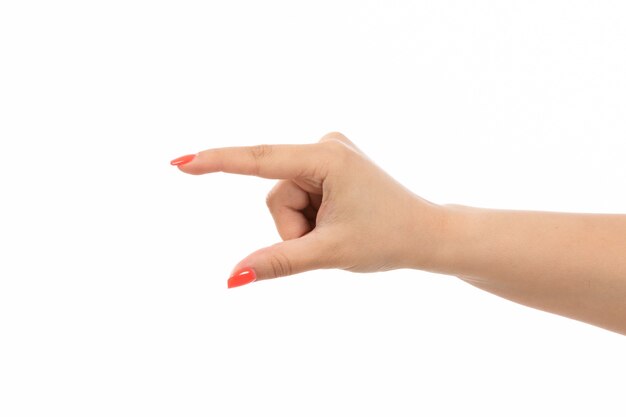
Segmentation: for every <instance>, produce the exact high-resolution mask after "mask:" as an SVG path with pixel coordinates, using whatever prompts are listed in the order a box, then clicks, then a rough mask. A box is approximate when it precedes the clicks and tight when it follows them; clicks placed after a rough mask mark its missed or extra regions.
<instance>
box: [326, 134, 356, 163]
mask: <svg viewBox="0 0 626 417" xmlns="http://www.w3.org/2000/svg"><path fill="white" fill-rule="evenodd" d="M322 145H324V149H325V152H326V155H325V159H328V160H330V161H335V162H337V163H340V164H342V163H347V162H349V161H350V159H351V158H352V156H353V155H354V152H353V151H352V149H351V148H350V147H348V146H347V145H346V144H345V143H343V142H341V141H338V140H329V141H326V142H324V143H323V144H322Z"/></svg>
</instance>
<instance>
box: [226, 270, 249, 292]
mask: <svg viewBox="0 0 626 417" xmlns="http://www.w3.org/2000/svg"><path fill="white" fill-rule="evenodd" d="M255 280H256V273H255V272H254V269H252V268H243V269H239V270H237V271H235V273H234V274H233V275H232V276H231V277H230V278H228V288H234V287H239V286H241V285H246V284H250V283H251V282H254V281H255Z"/></svg>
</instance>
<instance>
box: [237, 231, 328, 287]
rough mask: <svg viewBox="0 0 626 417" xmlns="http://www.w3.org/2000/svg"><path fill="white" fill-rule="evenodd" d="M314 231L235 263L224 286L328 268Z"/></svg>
mask: <svg viewBox="0 0 626 417" xmlns="http://www.w3.org/2000/svg"><path fill="white" fill-rule="evenodd" d="M315 235H316V233H315V232H311V233H309V234H307V235H304V236H302V237H300V238H297V239H291V240H286V241H284V242H280V243H276V244H274V245H272V246H268V247H266V248H263V249H259V250H257V251H255V252H253V253H251V254H250V255H248V256H247V257H246V258H244V259H243V260H242V261H241V262H239V263H238V264H237V266H235V268H234V269H233V273H232V274H231V277H230V278H229V279H228V288H233V287H238V286H240V285H244V284H248V283H250V282H253V281H257V280H263V279H268V278H277V277H283V276H287V275H293V274H298V273H300V272H305V271H310V270H312V269H320V268H329V267H331V265H330V261H329V259H328V256H327V255H325V254H326V253H328V250H327V249H326V247H325V245H324V244H323V242H322V241H320V239H319V237H318V236H315Z"/></svg>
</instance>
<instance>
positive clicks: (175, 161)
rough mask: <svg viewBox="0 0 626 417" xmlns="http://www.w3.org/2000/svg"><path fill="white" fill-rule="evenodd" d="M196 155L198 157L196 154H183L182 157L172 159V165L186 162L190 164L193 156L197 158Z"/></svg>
mask: <svg viewBox="0 0 626 417" xmlns="http://www.w3.org/2000/svg"><path fill="white" fill-rule="evenodd" d="M195 157H196V154H190V155H185V156H181V157H180V158H176V159H172V160H171V161H170V164H172V165H185V164H188V163H189V162H191V161H192V160H193V158H195Z"/></svg>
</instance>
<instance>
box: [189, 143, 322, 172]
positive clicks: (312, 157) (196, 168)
mask: <svg viewBox="0 0 626 417" xmlns="http://www.w3.org/2000/svg"><path fill="white" fill-rule="evenodd" d="M322 161H323V158H322V154H321V149H320V147H319V144H317V143H314V144H306V145H257V146H238V147H228V148H214V149H207V150H205V151H201V152H198V153H197V154H196V156H195V158H193V159H192V160H191V161H190V162H188V163H186V164H184V165H179V166H178V167H179V168H180V170H181V171H183V172H186V173H187V174H194V175H200V174H208V173H211V172H228V173H232V174H242V175H254V176H257V177H263V178H273V179H295V178H299V177H304V176H313V175H314V173H317V172H319V171H320V170H318V169H316V168H317V166H316V164H319V163H320V162H322Z"/></svg>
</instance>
